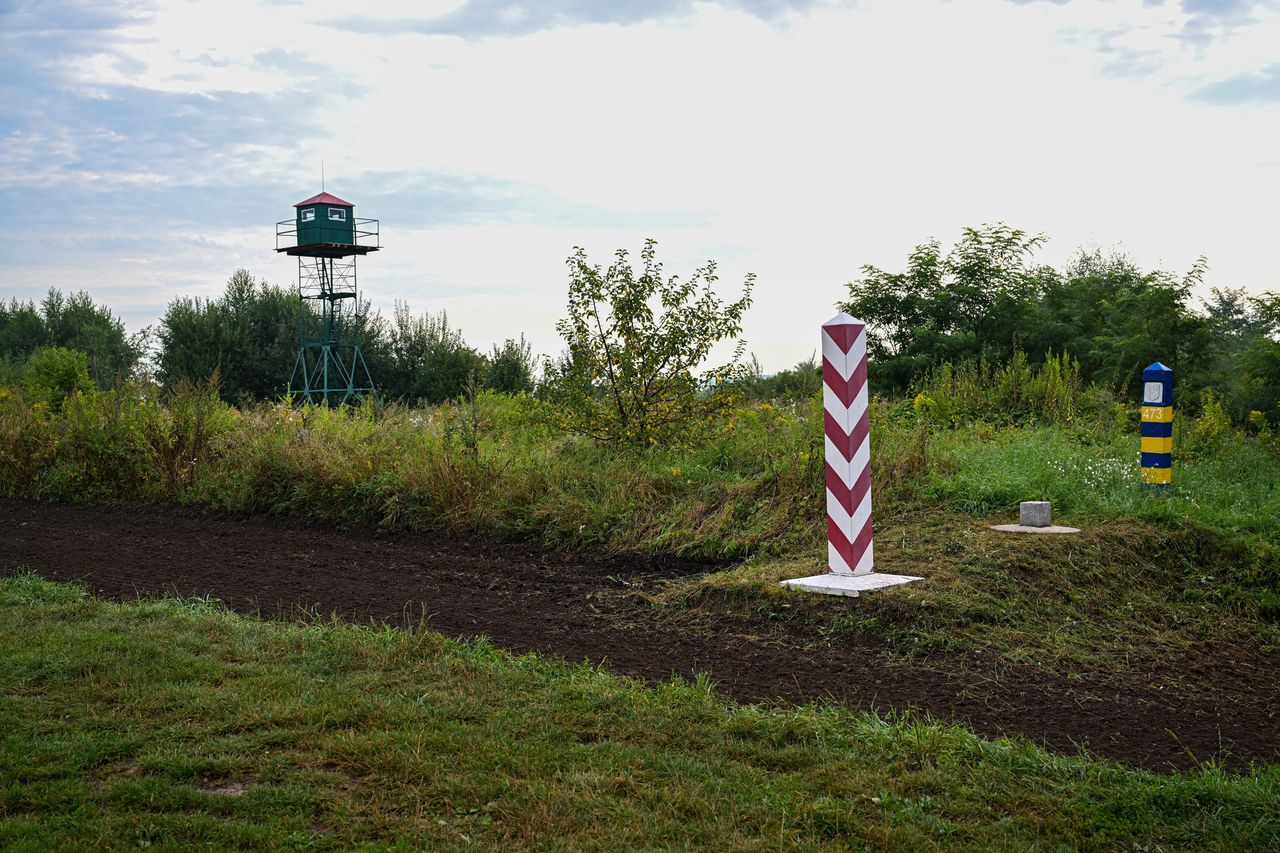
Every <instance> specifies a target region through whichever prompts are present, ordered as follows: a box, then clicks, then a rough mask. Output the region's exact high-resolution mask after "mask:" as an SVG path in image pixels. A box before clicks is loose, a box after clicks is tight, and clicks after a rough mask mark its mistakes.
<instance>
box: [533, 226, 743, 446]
mask: <svg viewBox="0 0 1280 853" xmlns="http://www.w3.org/2000/svg"><path fill="white" fill-rule="evenodd" d="M656 245H657V244H656V243H655V242H654V241H653V240H649V241H647V242H646V243H645V246H644V249H643V250H642V251H641V253H640V257H641V260H642V262H643V264H644V267H643V269H642V270H641V273H640V275H638V276H637V275H636V274H635V271H634V270H633V269H632V267H631V263H630V261H629V260H628V257H627V252H626V250H619V251H618V252H617V253H616V260H615V261H614V263H613V265H612V266H610V267H609V268H608V270H602V269H601V268H600V267H598V266H592V265H591V264H589V263H588V262H587V255H586V252H585V251H584V250H583V249H581V248H579V249H576V250H575V252H574V254H573V255H571V256H570V257H569V260H568V265H569V274H570V275H569V316H568V317H566V318H564V319H563V320H561V321H560V322H559V323H558V324H557V325H556V328H557V329H558V330H559V332H560V334H561V336H563V337H564V339H565V342H566V343H567V344H568V346H569V354H568V358H567V359H566V360H565V361H564V362H563V363H561V364H560V365H559V366H553V365H552V364H550V363H548V365H547V369H546V373H547V375H548V376H549V377H551V378H550V380H549V381H548V382H547V385H546V389H545V391H546V398H547V400H548V401H549V402H550V403H551V406H552V411H553V412H554V417H555V422H556V423H557V425H559V426H560V427H561V428H562V429H565V430H567V431H569V432H574V433H578V434H581V435H587V436H590V437H592V438H595V439H597V440H599V441H608V442H623V443H628V444H633V445H639V446H647V445H654V444H669V443H673V442H678V441H684V440H688V439H690V438H692V437H694V436H696V435H698V434H699V433H702V432H704V431H705V429H706V427H708V426H709V425H710V424H711V423H712V422H714V421H716V420H717V419H719V418H720V416H721V415H722V414H724V413H725V412H726V411H727V410H728V409H729V408H730V407H731V406H732V405H733V402H734V399H735V397H736V395H735V394H733V393H732V392H731V391H727V390H726V388H727V386H728V384H729V383H731V382H733V381H735V380H740V379H742V378H743V376H744V375H745V372H744V370H743V367H742V365H741V363H740V360H741V358H742V352H743V346H744V344H743V343H742V342H741V341H738V343H737V346H736V347H735V349H734V351H733V356H732V358H731V359H730V360H729V361H728V362H727V363H725V364H721V365H719V366H716V367H711V368H701V366H702V364H703V362H705V361H706V359H707V356H708V355H709V354H710V352H711V348H712V347H713V346H714V345H715V344H716V343H718V342H720V341H722V340H725V339H733V338H736V336H737V335H738V334H739V333H740V332H741V331H742V315H743V314H744V313H745V312H746V310H747V307H748V306H749V305H750V304H751V288H752V285H753V284H754V281H755V277H754V276H753V275H748V276H747V280H746V283H745V285H744V286H743V294H742V296H741V298H739V299H738V300H737V301H736V302H731V303H728V304H726V303H724V302H723V301H722V300H721V299H720V297H719V296H717V295H716V292H715V290H714V289H713V285H714V284H715V282H716V280H717V277H716V274H715V269H716V266H715V262H714V261H710V262H708V263H707V264H706V266H704V267H701V268H699V269H697V270H695V271H694V273H693V275H692V276H690V277H689V278H688V279H687V280H683V281H682V280H681V279H680V278H679V277H677V276H673V277H671V278H670V279H665V280H664V279H663V277H662V265H661V264H660V263H658V261H657V259H656ZM655 307H656V308H658V309H659V310H658V311H655ZM700 368H701V373H699V372H698V371H699V369H700Z"/></svg>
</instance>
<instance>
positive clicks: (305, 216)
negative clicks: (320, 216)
mask: <svg viewBox="0 0 1280 853" xmlns="http://www.w3.org/2000/svg"><path fill="white" fill-rule="evenodd" d="M315 218H316V209H315V208H314V207H309V208H307V209H306V210H304V211H302V221H303V222H314V221H315Z"/></svg>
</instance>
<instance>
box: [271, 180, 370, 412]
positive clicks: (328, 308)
mask: <svg viewBox="0 0 1280 853" xmlns="http://www.w3.org/2000/svg"><path fill="white" fill-rule="evenodd" d="M293 207H294V218H293V219H285V220H282V221H280V222H277V223H276V251H277V252H282V253H284V254H287V255H290V256H293V257H296V258H297V259H298V336H299V338H300V343H299V347H298V358H297V360H296V361H295V363H294V368H293V374H292V375H291V376H290V378H289V394H290V396H291V397H292V399H293V400H294V402H295V403H296V404H298V405H304V404H306V403H316V404H321V405H329V404H330V403H336V404H341V403H344V402H348V401H351V400H353V398H355V399H358V398H359V397H361V396H363V395H365V394H371V393H373V391H374V387H373V379H372V377H370V376H369V367H368V365H366V364H365V361H364V355H363V354H362V353H361V352H360V341H359V331H360V325H361V324H360V322H359V320H360V318H359V316H358V315H357V312H358V310H359V306H360V302H359V290H358V288H357V286H356V258H357V257H359V256H360V255H367V254H368V253H370V252H376V251H378V250H379V249H380V248H382V244H381V235H380V234H379V230H378V220H376V219H356V218H355V205H354V204H352V203H351V202H349V201H343V200H342V199H340V198H338V197H337V196H336V195H333V194H332V193H327V192H322V193H320V194H319V195H314V196H312V197H311V198H309V199H307V200H305V201H300V202H298V203H297V204H295V205H294V206H293Z"/></svg>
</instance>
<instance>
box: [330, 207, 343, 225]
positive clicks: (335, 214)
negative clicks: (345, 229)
mask: <svg viewBox="0 0 1280 853" xmlns="http://www.w3.org/2000/svg"><path fill="white" fill-rule="evenodd" d="M329 218H330V219H333V220H335V221H337V222H346V221H347V211H346V210H345V209H344V208H341V207H331V208H329Z"/></svg>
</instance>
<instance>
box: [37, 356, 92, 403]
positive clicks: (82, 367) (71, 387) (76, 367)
mask: <svg viewBox="0 0 1280 853" xmlns="http://www.w3.org/2000/svg"><path fill="white" fill-rule="evenodd" d="M22 384H23V390H24V391H25V392H26V393H27V394H28V395H29V396H30V397H31V399H32V400H33V401H39V402H43V403H44V404H45V405H47V406H48V407H49V408H51V409H53V410H54V411H55V412H56V411H61V409H62V402H63V401H64V400H66V399H67V398H68V397H70V396H71V395H72V394H75V393H76V392H78V391H79V392H86V393H87V392H90V391H92V390H93V380H92V379H90V378H89V357H88V356H87V355H85V354H84V353H83V352H80V351H79V350H73V349H67V348H66V347H45V348H43V349H38V350H36V351H35V352H33V353H32V354H31V357H30V358H29V359H28V360H27V366H26V370H25V371H24V373H23V382H22Z"/></svg>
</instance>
